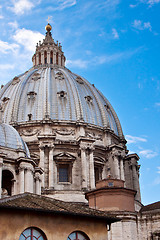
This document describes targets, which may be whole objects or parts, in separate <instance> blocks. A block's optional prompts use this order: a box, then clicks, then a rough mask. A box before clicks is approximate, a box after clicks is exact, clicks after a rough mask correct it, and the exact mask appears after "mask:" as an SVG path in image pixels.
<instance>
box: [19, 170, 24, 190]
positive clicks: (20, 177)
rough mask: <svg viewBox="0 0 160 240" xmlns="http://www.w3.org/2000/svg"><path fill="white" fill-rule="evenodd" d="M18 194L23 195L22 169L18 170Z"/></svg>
mask: <svg viewBox="0 0 160 240" xmlns="http://www.w3.org/2000/svg"><path fill="white" fill-rule="evenodd" d="M19 192H20V193H24V167H20V168H19Z"/></svg>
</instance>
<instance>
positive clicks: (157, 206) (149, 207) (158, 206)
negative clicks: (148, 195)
mask: <svg viewBox="0 0 160 240" xmlns="http://www.w3.org/2000/svg"><path fill="white" fill-rule="evenodd" d="M152 210H159V211H160V201H159V202H155V203H152V204H149V205H146V206H143V207H142V208H141V212H146V211H152Z"/></svg>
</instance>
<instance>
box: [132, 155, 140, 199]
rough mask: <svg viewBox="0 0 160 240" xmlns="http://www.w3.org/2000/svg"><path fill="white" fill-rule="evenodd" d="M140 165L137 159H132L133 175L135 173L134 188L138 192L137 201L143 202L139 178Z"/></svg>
mask: <svg viewBox="0 0 160 240" xmlns="http://www.w3.org/2000/svg"><path fill="white" fill-rule="evenodd" d="M137 168H138V164H137V161H136V160H135V159H132V173H133V188H134V190H136V191H137V193H136V196H135V199H136V200H138V201H141V195H140V186H139V177H138V171H137Z"/></svg>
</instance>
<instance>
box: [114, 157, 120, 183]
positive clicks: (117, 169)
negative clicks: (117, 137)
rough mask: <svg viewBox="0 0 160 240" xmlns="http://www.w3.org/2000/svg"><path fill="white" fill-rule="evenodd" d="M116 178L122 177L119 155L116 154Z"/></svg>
mask: <svg viewBox="0 0 160 240" xmlns="http://www.w3.org/2000/svg"><path fill="white" fill-rule="evenodd" d="M114 167H115V168H114V170H115V178H117V179H120V169H119V156H118V155H114Z"/></svg>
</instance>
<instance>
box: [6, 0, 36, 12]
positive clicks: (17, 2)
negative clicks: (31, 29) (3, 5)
mask: <svg viewBox="0 0 160 240" xmlns="http://www.w3.org/2000/svg"><path fill="white" fill-rule="evenodd" d="M12 4H13V7H9V9H10V10H11V11H13V12H14V13H15V14H16V15H23V14H24V13H25V12H28V11H30V10H31V9H32V8H33V7H34V6H35V4H33V1H30V0H12Z"/></svg>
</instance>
